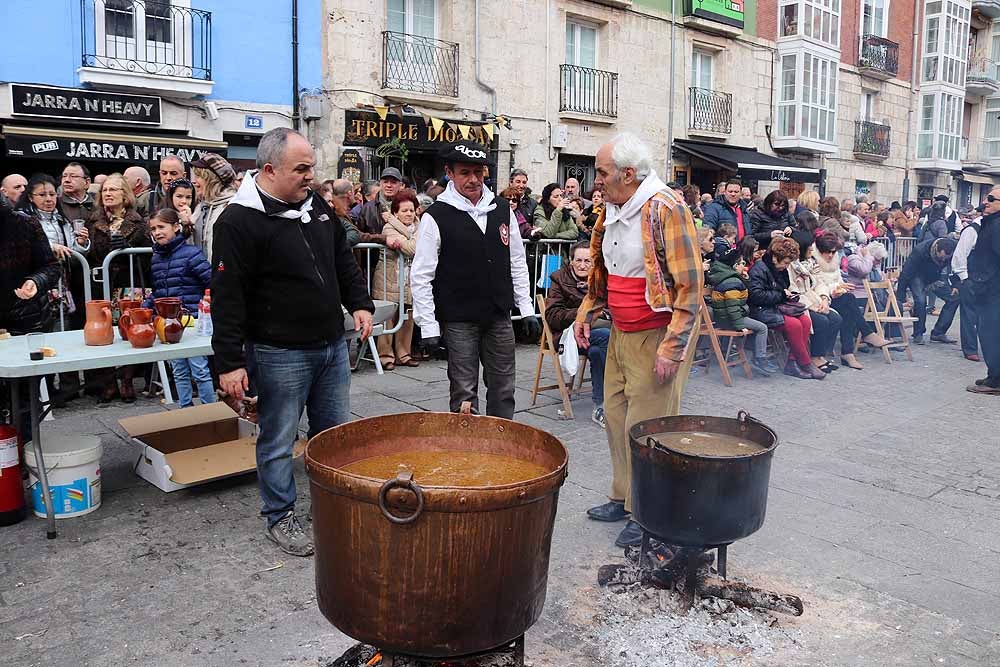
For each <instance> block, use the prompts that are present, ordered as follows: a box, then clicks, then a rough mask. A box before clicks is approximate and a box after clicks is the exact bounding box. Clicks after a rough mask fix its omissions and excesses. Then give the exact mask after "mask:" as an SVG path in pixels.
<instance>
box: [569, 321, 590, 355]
mask: <svg viewBox="0 0 1000 667" xmlns="http://www.w3.org/2000/svg"><path fill="white" fill-rule="evenodd" d="M573 337H574V338H576V345H577V347H579V348H580V349H583V350H586V349H587V348H589V347H590V325H589V324H587V323H586V322H573Z"/></svg>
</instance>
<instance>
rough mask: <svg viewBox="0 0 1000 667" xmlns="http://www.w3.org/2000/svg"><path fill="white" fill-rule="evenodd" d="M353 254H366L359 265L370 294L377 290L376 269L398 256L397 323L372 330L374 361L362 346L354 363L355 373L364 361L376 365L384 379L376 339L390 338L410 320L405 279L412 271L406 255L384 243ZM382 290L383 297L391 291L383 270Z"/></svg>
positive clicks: (361, 246)
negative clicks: (387, 258)
mask: <svg viewBox="0 0 1000 667" xmlns="http://www.w3.org/2000/svg"><path fill="white" fill-rule="evenodd" d="M353 250H356V251H359V252H363V253H364V261H363V262H360V263H359V265H360V266H361V270H362V272H363V273H364V275H365V281H366V282H367V284H368V294H370V295H373V296H374V294H375V291H374V287H375V286H376V284H375V280H376V278H377V276H376V275H375V272H376V269H377V267H378V266H379V264H380V263H381V265H382V266H383V267H384V266H385V260H386V257H388V255H389V253H390V252H393V253H395V254H396V276H395V280H396V288H397V293H398V295H399V296H398V299H397V301H396V303H395V306H396V308H395V310H396V314H395V317H396V323H395V324H393V325H392V326H391V327H386V326H385V323H384V322H382V323H378V324H376V325H375V326H374V327H373V328H372V335H371V336H369V337H368V352H370V353H371V357H368V356H367V355H366V353H365V348H364V346H362V348H361V351H360V353H359V354H358V358H357V359H356V360H355V362H354V366H353V368H354V370H357V369H358V367H359V366H360V365H361V362H362V361H370V362H372V363H373V364H374V365H375V372H376V373H378V374H379V375H383V374H384V373H385V371H384V370H383V369H382V361H381V359H379V356H378V347H377V346H376V343H375V338H376V337H377V336H391V335H392V334H394V333H396V332H397V331H399V330H400V329H402V328H403V323H404V322H405V321H406V320H407V319H409V317H410V314H409V313H407V312H406V289H405V288H406V283H407V280H406V276H407V271H408V270H409V266H410V260H409V258H408V257H406V255H404V254H403V252H402V251H401V250H391V249H390V248H388V247H386V246H384V245H382V244H381V243H359V244H357V245H356V246H354V248H353ZM381 277H382V281H381V288H382V294H385V293H386V292H387V291H388V287H389V281H390V279H391V276H389V275H387V274H386V272H385V271H384V270H383V271H382V272H381Z"/></svg>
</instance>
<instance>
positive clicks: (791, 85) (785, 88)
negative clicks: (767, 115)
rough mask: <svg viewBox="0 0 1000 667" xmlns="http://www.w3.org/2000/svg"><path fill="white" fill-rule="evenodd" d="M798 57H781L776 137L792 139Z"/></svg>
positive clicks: (793, 134)
mask: <svg viewBox="0 0 1000 667" xmlns="http://www.w3.org/2000/svg"><path fill="white" fill-rule="evenodd" d="M797 65H798V57H797V56H794V55H788V56H782V57H781V82H780V84H779V87H778V136H779V137H794V136H795V135H796V131H795V127H796V123H795V80H796V67H797Z"/></svg>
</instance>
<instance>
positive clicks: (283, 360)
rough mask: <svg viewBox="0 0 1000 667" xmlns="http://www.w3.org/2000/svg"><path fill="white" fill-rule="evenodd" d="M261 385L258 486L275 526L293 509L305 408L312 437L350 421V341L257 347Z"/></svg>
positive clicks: (257, 375) (256, 368)
mask: <svg viewBox="0 0 1000 667" xmlns="http://www.w3.org/2000/svg"><path fill="white" fill-rule="evenodd" d="M253 355H254V377H255V380H256V384H257V415H258V418H259V426H260V433H259V434H258V435H257V483H258V485H259V487H260V497H261V501H262V502H263V505H264V507H263V509H262V510H261V514H262V515H263V516H265V517H267V525H268V526H273V525H274V524H275V523H277V522H278V520H279V519H281V518H282V517H283V516H284V515H285V514H286V513H287V512H288V511H289V510H293V509H294V508H295V477H294V475H293V474H292V447H293V446H294V445H295V441H296V440H297V439H298V434H299V420H300V419H301V417H302V410H303V408H306V409H307V416H308V418H309V437H310V438H311V437H313V436H314V435H316V434H317V433H319V432H321V431H325V430H326V429H328V428H331V427H333V426H337V425H338V424H343V423H345V422H347V421H349V420H350V418H351V411H350V393H351V367H350V363H349V361H348V358H347V341H345V340H344V339H340V340H338V341H337V342H335V343H330V344H329V345H326V346H324V347H319V348H312V349H308V350H289V349H285V348H280V347H272V346H270V345H261V344H260V343H255V344H254V346H253Z"/></svg>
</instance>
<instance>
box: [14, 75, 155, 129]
mask: <svg viewBox="0 0 1000 667" xmlns="http://www.w3.org/2000/svg"><path fill="white" fill-rule="evenodd" d="M10 94H11V113H12V114H13V115H15V116H35V117H40V118H71V119H73V120H95V121H105V122H111V123H140V124H142V125H159V124H160V118H161V110H160V98H159V97H152V96H150V95H128V94H125V93H103V92H98V91H96V90H82V89H79V88H53V87H50V86H35V85H29V84H23V83H12V84H10Z"/></svg>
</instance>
